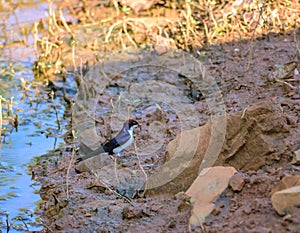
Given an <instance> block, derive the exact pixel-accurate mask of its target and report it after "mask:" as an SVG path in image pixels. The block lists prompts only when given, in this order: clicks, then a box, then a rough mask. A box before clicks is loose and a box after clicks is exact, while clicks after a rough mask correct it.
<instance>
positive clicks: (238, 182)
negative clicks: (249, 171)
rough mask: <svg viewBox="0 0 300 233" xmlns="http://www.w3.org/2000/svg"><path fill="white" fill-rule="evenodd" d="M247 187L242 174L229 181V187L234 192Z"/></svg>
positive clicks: (236, 174)
mask: <svg viewBox="0 0 300 233" xmlns="http://www.w3.org/2000/svg"><path fill="white" fill-rule="evenodd" d="M244 185H245V181H244V179H243V177H242V175H241V174H240V173H235V174H234V175H233V176H232V177H231V178H230V180H229V186H230V187H231V188H232V190H233V191H241V190H242V189H243V187H244Z"/></svg>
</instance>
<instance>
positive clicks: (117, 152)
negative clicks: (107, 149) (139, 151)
mask: <svg viewBox="0 0 300 233" xmlns="http://www.w3.org/2000/svg"><path fill="white" fill-rule="evenodd" d="M128 133H129V134H130V139H129V140H128V141H127V142H126V143H124V144H123V145H121V146H119V147H117V148H115V149H113V152H114V154H119V153H120V152H121V151H122V150H124V149H125V148H126V147H128V146H130V145H131V144H132V142H133V129H130V130H128Z"/></svg>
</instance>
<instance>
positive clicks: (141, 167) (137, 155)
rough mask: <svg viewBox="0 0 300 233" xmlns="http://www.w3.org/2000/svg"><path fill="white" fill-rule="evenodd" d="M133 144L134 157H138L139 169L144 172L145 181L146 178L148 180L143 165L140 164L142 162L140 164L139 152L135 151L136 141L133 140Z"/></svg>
mask: <svg viewBox="0 0 300 233" xmlns="http://www.w3.org/2000/svg"><path fill="white" fill-rule="evenodd" d="M133 145H134V150H135V154H136V157H137V159H138V165H139V167H140V169H141V170H142V172H143V173H144V175H145V178H146V181H147V180H148V175H147V173H146V172H145V170H144V168H143V166H142V164H141V159H140V156H139V153H138V151H137V147H136V143H135V142H133Z"/></svg>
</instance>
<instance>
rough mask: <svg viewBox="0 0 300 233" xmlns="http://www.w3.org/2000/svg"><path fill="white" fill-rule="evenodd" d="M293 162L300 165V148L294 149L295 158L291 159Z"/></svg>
mask: <svg viewBox="0 0 300 233" xmlns="http://www.w3.org/2000/svg"><path fill="white" fill-rule="evenodd" d="M291 164H294V165H300V150H296V151H294V153H293V160H292V161H291Z"/></svg>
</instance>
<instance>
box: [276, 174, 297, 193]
mask: <svg viewBox="0 0 300 233" xmlns="http://www.w3.org/2000/svg"><path fill="white" fill-rule="evenodd" d="M298 185H300V176H290V175H287V176H285V177H283V178H282V179H281V180H280V181H279V182H278V183H277V184H276V185H275V186H274V187H273V188H272V191H271V195H273V194H274V193H276V192H278V191H281V190H284V189H288V188H291V187H294V186H298Z"/></svg>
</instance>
